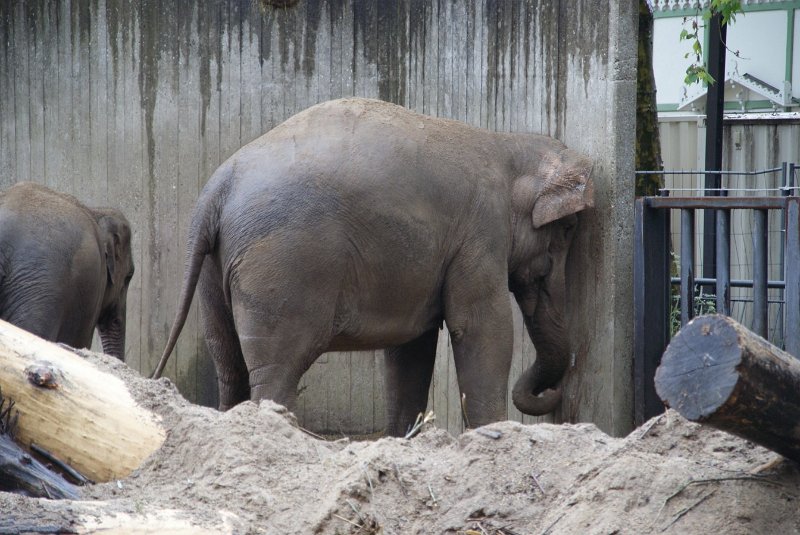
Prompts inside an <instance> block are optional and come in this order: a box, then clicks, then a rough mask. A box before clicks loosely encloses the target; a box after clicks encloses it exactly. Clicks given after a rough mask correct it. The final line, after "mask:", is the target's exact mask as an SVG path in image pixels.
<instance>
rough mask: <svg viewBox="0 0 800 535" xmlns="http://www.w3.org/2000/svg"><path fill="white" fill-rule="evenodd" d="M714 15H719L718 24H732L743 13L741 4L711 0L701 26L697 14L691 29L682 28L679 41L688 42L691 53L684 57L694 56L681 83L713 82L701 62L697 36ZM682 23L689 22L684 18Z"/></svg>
mask: <svg viewBox="0 0 800 535" xmlns="http://www.w3.org/2000/svg"><path fill="white" fill-rule="evenodd" d="M716 13H719V14H720V19H721V20H720V24H722V25H726V24H732V23H733V22H734V21H735V20H736V15H737V14H738V13H744V11H743V10H742V2H741V0H711V3H710V4H709V5H708V6H707V7H706V8H705V9H703V11H702V18H703V24H702V25H701V24H700V22H699V21H698V16H699V15H701V13H700V12H698V14H697V15H695V17H694V18H693V19H692V20H691V29H687V28H684V29H683V30H682V31H681V34H680V41H689V42H690V43H691V45H692V50H691V52H687V53H686V55H684V57H685V58H688V57H689V56H691V55H694V59H695V61H694V62H693V63H692V64H691V65H689V67H687V68H686V77H685V78H684V79H683V83H685V84H686V85H691V84H696V83H698V82H703V83H705V84H708V85H711V84H713V83H714V82H715V80H714V77H713V76H711V75H710V74H709V73H708V68H707V66H706V63H705V61H703V45H701V44H700V37H699V34H700V28H705V27H707V26H708V24H709V23H710V21H711V18H712V17H713V16H714V14H716ZM683 22H684V24H686V23H687V22H689V17H684V18H683ZM735 54H736V55H737V56H738V55H739V53H738V52H735Z"/></svg>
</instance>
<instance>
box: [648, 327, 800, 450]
mask: <svg viewBox="0 0 800 535" xmlns="http://www.w3.org/2000/svg"><path fill="white" fill-rule="evenodd" d="M655 384H656V392H657V393H658V395H659V397H661V399H662V401H664V403H665V404H666V405H667V406H669V407H672V408H673V409H675V410H676V411H678V412H679V413H680V414H681V415H682V416H684V417H685V418H687V419H688V420H691V421H695V422H700V423H704V424H708V425H711V426H713V427H716V428H717V429H721V430H723V431H726V432H729V433H732V434H735V435H738V436H740V437H742V438H745V439H747V440H750V441H752V442H755V443H757V444H760V445H761V446H764V447H766V448H769V449H771V450H772V451H775V452H777V453H780V454H781V455H783V456H785V457H787V458H789V459H792V460H794V461H800V426H798V425H797V422H800V361H799V360H797V359H796V358H794V357H792V356H791V355H789V354H788V353H785V352H784V351H781V350H780V349H778V348H777V347H775V346H773V345H772V344H770V343H769V342H767V341H766V340H764V339H763V338H761V337H760V336H758V335H756V334H754V333H752V332H751V331H749V330H748V329H746V328H745V327H743V326H742V325H740V324H739V323H737V322H736V321H734V320H733V319H731V318H729V317H727V316H721V315H709V316H701V317H698V318H695V319H694V320H692V321H691V322H689V323H688V324H686V326H684V327H683V328H682V329H681V330H680V331H679V332H678V334H676V335H675V337H674V338H673V339H672V341H671V342H670V343H669V345H668V346H667V349H666V351H665V352H664V355H663V357H662V360H661V365H660V366H659V367H658V369H657V370H656V377H655Z"/></svg>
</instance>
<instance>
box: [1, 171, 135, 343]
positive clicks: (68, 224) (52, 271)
mask: <svg viewBox="0 0 800 535" xmlns="http://www.w3.org/2000/svg"><path fill="white" fill-rule="evenodd" d="M133 269H134V267H133V258H132V257H131V230H130V225H129V224H128V221H127V219H125V216H124V215H122V213H121V212H120V211H119V210H115V209H112V208H87V207H86V206H84V205H83V204H81V202H80V201H78V199H76V198H75V197H73V196H71V195H67V194H64V193H59V192H56V191H53V190H51V189H49V188H46V187H44V186H42V185H39V184H34V183H29V182H20V183H18V184H15V185H13V186H11V187H10V188H9V189H7V190H6V191H4V192H0V319H2V320H5V321H7V322H9V323H12V324H14V325H16V326H18V327H20V328H22V329H25V330H27V331H29V332H31V333H33V334H35V335H37V336H40V337H42V338H44V339H46V340H50V341H53V342H61V343H64V344H67V345H70V346H72V347H86V348H88V347H90V346H91V344H92V334H93V332H94V329H95V327H96V328H97V331H98V333H99V335H100V340H101V342H102V344H103V351H104V352H105V353H107V354H109V355H112V356H114V357H117V358H118V359H123V358H124V355H125V308H126V299H127V294H128V285H129V283H130V281H131V278H132V277H133Z"/></svg>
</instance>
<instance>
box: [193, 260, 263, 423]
mask: <svg viewBox="0 0 800 535" xmlns="http://www.w3.org/2000/svg"><path fill="white" fill-rule="evenodd" d="M197 288H198V294H199V297H200V314H201V318H202V323H203V329H204V334H205V339H206V345H207V347H208V351H209V353H210V354H211V358H212V360H213V361H214V367H215V369H216V372H217V385H218V387H219V410H228V409H230V408H231V407H233V406H234V405H237V404H239V403H241V402H242V401H247V400H248V399H250V386H249V384H248V380H247V367H246V366H245V363H244V356H243V355H242V348H241V345H240V343H239V338H238V336H237V334H236V325H235V324H234V321H233V314H231V311H230V308H229V307H228V304H227V303H226V301H225V294H224V293H223V291H222V276H221V274H220V271H219V269H218V268H217V266H216V264H215V263H214V261H213V260H212V259H210V258H206V260H205V262H204V263H203V268H202V271H201V272H200V280H199V282H198V285H197Z"/></svg>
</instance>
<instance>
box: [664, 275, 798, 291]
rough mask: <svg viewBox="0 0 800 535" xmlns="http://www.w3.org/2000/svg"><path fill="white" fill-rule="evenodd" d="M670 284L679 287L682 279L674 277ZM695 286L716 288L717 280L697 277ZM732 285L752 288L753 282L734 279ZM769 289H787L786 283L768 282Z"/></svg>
mask: <svg viewBox="0 0 800 535" xmlns="http://www.w3.org/2000/svg"><path fill="white" fill-rule="evenodd" d="M669 282H670V283H671V284H672V285H675V286H677V285H678V284H680V283H681V279H680V277H672V278H670V280H669ZM694 285H695V286H716V285H717V279H710V278H708V277H697V278H695V279H694ZM730 285H731V287H733V288H752V287H753V281H752V280H751V279H733V280H731V281H730ZM767 288H770V289H781V290H782V289H783V288H786V281H776V280H771V281H767Z"/></svg>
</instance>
